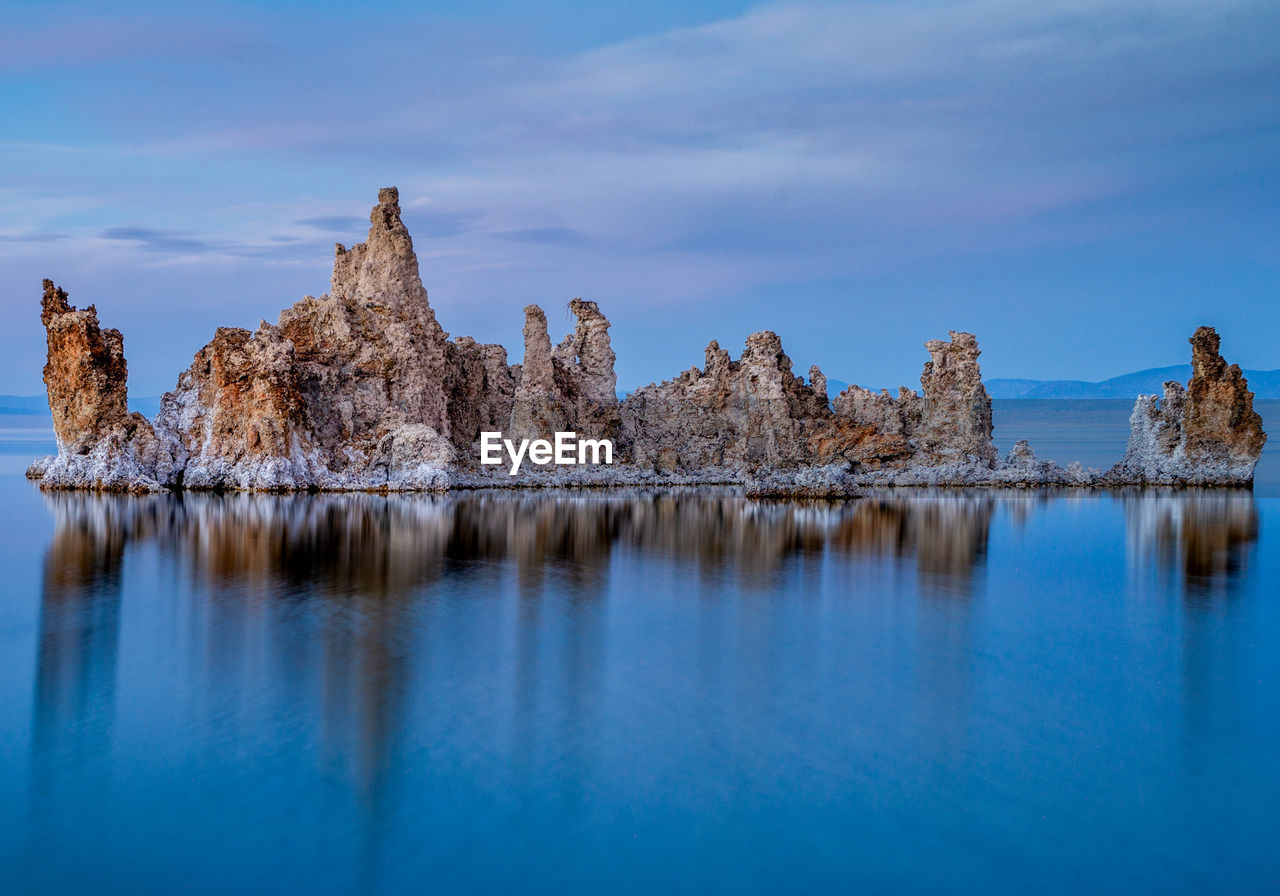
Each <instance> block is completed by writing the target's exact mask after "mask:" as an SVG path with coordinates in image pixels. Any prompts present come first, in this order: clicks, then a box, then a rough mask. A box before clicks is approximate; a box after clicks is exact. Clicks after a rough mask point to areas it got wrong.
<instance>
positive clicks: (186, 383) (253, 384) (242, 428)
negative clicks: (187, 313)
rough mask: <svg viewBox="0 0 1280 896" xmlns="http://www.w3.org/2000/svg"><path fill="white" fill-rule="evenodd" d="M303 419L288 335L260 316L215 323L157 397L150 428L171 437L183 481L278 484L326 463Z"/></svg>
mask: <svg viewBox="0 0 1280 896" xmlns="http://www.w3.org/2000/svg"><path fill="white" fill-rule="evenodd" d="M305 419H306V406H305V403H304V401H303V397H302V392H301V388H300V385H299V382H298V367H297V364H296V359H295V357H294V347H293V343H292V342H290V341H289V340H287V339H284V338H283V337H282V336H281V335H280V331H279V330H278V329H277V328H276V327H274V326H272V325H271V324H268V323H267V322H265V321H263V322H262V324H261V326H259V327H258V331H257V332H256V333H252V334H251V333H250V332H249V331H248V330H242V329H238V328H234V327H219V328H218V331H217V333H216V334H215V335H214V337H213V341H212V342H210V343H209V344H208V345H206V346H205V347H204V348H202V349H201V350H200V351H199V352H198V353H197V354H196V357H195V360H194V361H193V362H192V364H191V367H190V368H188V369H187V370H186V371H185V372H184V373H183V374H182V375H181V376H180V377H179V378H178V386H177V388H176V389H174V390H173V391H172V392H169V393H168V394H166V395H165V396H164V398H163V399H162V400H161V403H160V412H159V414H158V415H157V416H156V430H157V432H159V433H160V435H161V436H162V437H166V438H168V439H170V440H172V442H173V443H174V444H176V445H177V450H176V452H175V453H176V454H177V457H178V461H179V465H180V466H181V469H182V473H181V484H182V485H183V486H184V487H186V488H239V489H256V490H281V489H293V488H306V487H308V486H314V485H316V484H317V483H318V481H319V479H320V478H321V477H322V475H323V472H324V470H325V463H324V459H323V457H322V456H321V452H320V449H319V447H318V446H317V445H316V444H315V442H314V440H313V439H312V437H311V433H310V432H309V431H308V430H307V429H306V427H305V424H304V423H303V421H304V420H305Z"/></svg>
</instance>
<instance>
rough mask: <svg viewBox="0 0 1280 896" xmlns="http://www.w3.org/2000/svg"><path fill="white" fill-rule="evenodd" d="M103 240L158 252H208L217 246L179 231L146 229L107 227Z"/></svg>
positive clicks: (103, 232)
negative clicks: (138, 246) (128, 243)
mask: <svg viewBox="0 0 1280 896" xmlns="http://www.w3.org/2000/svg"><path fill="white" fill-rule="evenodd" d="M101 236H102V238H103V239H104V240H121V241H124V242H130V243H140V244H142V245H143V246H146V247H147V248H148V249H154V250H156V251H158V252H182V253H188V252H210V251H213V250H215V249H217V248H219V246H218V245H217V244H216V243H212V242H210V241H208V240H202V239H197V238H195V237H192V236H190V235H188V234H186V233H184V232H181V231H173V230H152V229H151V228H148V227H108V228H107V229H106V230H104V231H102V234H101Z"/></svg>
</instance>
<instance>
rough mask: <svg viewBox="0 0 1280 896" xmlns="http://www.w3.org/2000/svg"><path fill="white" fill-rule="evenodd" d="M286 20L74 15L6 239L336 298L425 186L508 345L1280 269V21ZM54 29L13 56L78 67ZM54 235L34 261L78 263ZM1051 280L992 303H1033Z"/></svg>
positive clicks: (1, 152) (1081, 7)
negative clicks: (463, 24)
mask: <svg viewBox="0 0 1280 896" xmlns="http://www.w3.org/2000/svg"><path fill="white" fill-rule="evenodd" d="M547 14H548V15H549V16H552V17H554V16H557V15H559V16H562V17H567V16H570V15H571V13H570V12H567V11H566V10H563V9H559V10H557V9H555V8H554V6H553V7H552V8H551V9H550V10H549V11H548V13H547ZM130 15H133V14H132V13H128V12H124V13H122V14H121V17H120V18H121V20H122V21H124V25H121V26H120V27H127V26H128V25H129V22H128V18H129V16H130ZM280 15H281V16H283V17H284V18H287V19H288V21H287V23H285V24H287V26H288V27H280V25H281V24H282V21H281V19H279V18H277V19H274V20H268V19H262V18H258V17H255V16H247V15H246V16H233V17H227V18H226V19H225V21H223V22H222V23H221V24H220V25H219V29H221V30H211V31H210V32H209V38H208V41H207V42H205V43H202V42H201V38H200V35H199V34H197V33H195V32H197V31H198V30H199V29H198V28H192V27H191V23H190V22H187V23H186V24H183V23H182V22H181V21H170V20H169V19H165V20H164V21H163V22H161V23H160V25H157V26H155V27H156V28H161V30H164V31H166V33H167V32H172V33H173V34H175V35H177V36H178V42H177V44H176V46H178V47H179V48H180V49H179V51H177V52H173V53H170V52H168V51H163V52H161V51H158V50H157V51H155V52H146V53H140V54H139V55H138V56H137V58H136V59H134V58H132V57H131V56H130V52H131V51H130V52H119V53H117V52H115V51H114V50H111V49H110V48H108V49H105V50H102V51H101V52H92V51H89V48H87V47H83V44H84V42H85V41H87V40H88V38H87V37H86V36H85V35H86V34H88V33H91V32H92V31H93V27H92V23H90V24H88V25H86V24H85V23H84V22H81V23H79V24H76V25H75V26H74V28H72V26H71V25H68V26H67V27H68V28H71V31H70V32H68V39H69V41H70V42H69V43H67V44H65V46H70V47H73V48H76V49H77V51H78V50H79V49H85V50H86V52H84V53H82V54H76V55H75V58H74V59H70V60H68V61H67V64H66V67H65V69H62V68H59V69H58V74H57V77H54V76H53V75H52V74H50V73H51V72H53V71H54V69H53V66H52V65H50V66H48V67H45V66H44V64H43V63H42V64H41V65H38V66H35V67H33V68H32V70H31V75H30V77H29V78H27V79H24V80H23V82H22V84H19V83H18V82H14V84H12V85H10V86H9V87H8V88H4V87H0V98H7V97H10V96H12V97H14V98H15V101H14V102H13V103H10V104H8V107H10V108H13V109H14V114H13V115H12V116H11V118H12V123H11V124H10V125H9V126H10V128H11V129H12V133H6V140H5V141H2V142H0V167H3V168H4V169H5V170H6V171H7V172H9V175H10V176H9V178H8V182H7V183H0V221H7V222H21V224H22V228H23V229H24V230H23V232H30V233H50V234H66V235H67V239H65V240H63V241H62V242H61V244H60V247H61V248H60V250H59V251H62V250H65V252H66V253H67V256H65V257H70V255H71V254H72V253H73V252H78V253H80V254H81V255H82V256H83V257H84V258H85V259H86V260H87V261H86V263H88V261H94V260H96V261H98V263H99V264H103V263H106V261H104V260H107V261H109V263H110V264H113V265H125V264H139V265H150V266H156V267H158V266H162V265H169V266H176V265H179V264H191V265H193V266H194V265H195V264H196V263H209V264H214V263H216V264H218V265H220V266H221V269H225V271H227V272H229V273H228V275H230V273H236V274H237V276H238V278H239V279H240V280H243V281H246V282H249V281H253V280H254V279H255V278H257V277H258V276H259V275H260V274H261V272H262V271H263V270H264V269H265V268H266V267H267V266H269V265H286V264H297V265H298V266H299V269H300V270H302V269H304V268H305V270H308V271H311V270H312V269H311V267H307V266H314V271H313V272H312V275H308V276H310V277H311V279H309V280H307V279H305V278H303V277H302V276H301V275H300V276H299V280H298V289H299V291H301V290H304V289H310V290H314V289H316V288H323V280H324V276H325V274H326V268H327V264H326V263H325V262H324V261H323V260H322V259H324V258H325V257H326V256H328V254H329V253H330V251H331V246H332V241H333V240H335V239H336V240H340V241H342V242H344V243H347V242H352V241H356V240H360V239H363V238H364V234H365V232H366V230H367V227H368V224H367V217H366V214H367V211H368V208H369V206H370V205H371V204H372V202H373V200H374V197H375V196H376V190H377V188H378V187H380V186H385V185H388V184H392V183H394V184H397V185H398V186H399V187H400V194H401V201H402V203H403V205H404V215H405V221H406V224H407V225H408V226H409V229H410V231H411V233H412V234H413V236H414V238H415V245H416V247H417V250H418V252H419V256H420V258H422V259H423V276H424V280H425V281H426V282H427V284H428V287H429V288H430V289H431V290H432V301H433V303H437V307H439V308H443V309H444V310H442V312H441V319H442V320H447V319H449V315H455V318H454V319H455V320H456V319H457V318H456V316H462V317H463V321H462V324H461V325H463V326H466V327H468V328H474V329H475V330H476V335H478V336H480V335H484V334H483V333H482V332H481V331H480V328H481V327H482V326H488V325H494V324H491V321H492V320H493V319H494V318H495V317H496V315H495V314H494V313H493V312H492V311H491V310H490V309H491V308H493V307H498V305H500V303H504V302H505V303H508V304H510V305H511V307H512V308H514V309H515V311H514V313H515V318H514V319H515V320H516V321H517V324H516V326H517V327H518V317H519V313H518V312H519V306H520V305H521V304H523V303H524V302H526V301H552V300H558V297H559V296H561V295H562V294H563V293H571V294H572V293H579V292H581V293H583V294H591V295H595V296H597V297H600V298H608V297H609V296H612V295H619V296H620V297H621V301H622V302H623V303H627V304H628V309H630V308H632V307H639V308H640V309H641V310H639V311H636V312H635V314H636V315H637V318H639V317H640V316H643V315H648V314H649V313H650V311H651V310H652V308H653V306H655V305H661V304H667V305H674V304H676V303H679V304H680V305H681V306H682V307H686V308H692V307H694V306H708V307H711V306H717V303H719V305H718V306H717V307H721V308H722V316H723V318H724V319H726V320H730V319H732V320H736V317H735V315H737V314H738V313H739V311H740V309H741V308H742V303H741V302H740V301H739V299H740V297H741V296H742V295H745V294H748V293H750V294H751V295H756V296H772V295H773V294H774V291H775V289H776V288H786V289H789V290H792V291H793V294H797V295H798V294H799V291H800V290H801V289H802V286H801V285H804V284H814V283H825V284H831V283H849V282H867V281H869V280H871V279H874V278H877V277H887V276H891V275H895V274H900V275H902V276H904V277H905V276H910V275H912V274H913V272H916V271H939V270H942V269H943V267H945V266H946V265H953V266H954V267H955V269H957V270H961V271H962V274H961V276H965V271H966V270H967V272H968V274H969V275H972V272H973V271H974V270H978V269H981V270H983V271H987V270H998V269H999V268H1000V267H1001V266H1002V265H1004V264H1006V263H1007V262H1008V260H1009V259H1021V258H1027V257H1030V254H1031V253H1033V252H1036V251H1042V250H1043V251H1046V252H1051V253H1054V257H1058V258H1068V257H1070V256H1071V253H1073V252H1077V251H1081V250H1082V247H1084V248H1088V247H1095V248H1098V249H1099V251H1102V252H1104V253H1110V254H1111V255H1113V256H1116V257H1118V256H1120V255H1121V254H1122V253H1121V251H1120V250H1119V249H1115V248H1112V247H1117V246H1122V245H1128V246H1133V245H1138V246H1140V247H1143V248H1145V249H1147V250H1149V257H1150V259H1154V260H1149V261H1147V262H1144V263H1147V264H1150V265H1151V267H1150V268H1149V269H1148V273H1149V274H1151V276H1153V277H1155V276H1160V275H1161V271H1162V270H1164V269H1167V268H1168V265H1169V260H1170V259H1178V258H1179V257H1180V252H1181V249H1182V247H1186V246H1191V247H1194V248H1195V249H1196V250H1197V251H1201V250H1203V251H1205V252H1208V251H1216V252H1220V253H1221V254H1222V255H1223V256H1224V257H1225V256H1228V255H1231V254H1232V253H1235V254H1236V255H1240V256H1244V257H1249V258H1251V259H1252V260H1253V261H1254V262H1255V263H1256V264H1258V265H1261V266H1262V267H1263V268H1266V266H1267V265H1271V266H1272V268H1274V261H1275V260H1276V256H1275V251H1276V250H1275V246H1276V245H1280V224H1278V222H1277V215H1276V211H1275V209H1276V208H1277V205H1276V202H1275V199H1276V197H1277V196H1278V195H1280V180H1278V178H1277V175H1276V173H1275V172H1276V171H1278V170H1280V57H1277V55H1276V53H1275V51H1274V40H1275V35H1277V34H1280V6H1277V5H1276V4H1274V3H1269V2H1251V0H1213V2H1210V0H1167V2H1163V3H1159V4H1153V3H1150V2H1147V0H1044V2H1038V3H1025V2H1015V0H952V2H947V0H931V2H927V3H905V2H904V3H884V2H849V3H811V2H798V3H794V2H785V3H772V4H767V5H762V6H757V7H754V8H751V9H748V10H747V11H746V12H744V13H742V14H741V15H735V16H732V17H727V18H724V19H721V20H719V21H711V22H705V23H704V24H700V25H694V26H688V27H676V28H669V29H666V30H662V29H651V30H650V33H648V34H647V35H646V36H642V37H636V38H634V39H629V40H622V41H611V42H608V43H604V44H601V45H597V46H594V47H590V48H587V49H582V50H578V51H573V52H566V51H564V50H563V49H562V48H561V47H560V46H556V47H552V48H548V47H546V46H541V45H539V44H538V42H537V41H531V40H527V39H525V38H524V37H523V36H522V35H515V36H513V35H512V34H511V33H510V32H509V31H504V30H503V29H502V28H501V27H500V26H499V25H498V24H495V23H492V22H488V23H486V24H484V25H483V26H475V27H476V29H477V30H476V33H475V34H472V35H471V38H472V39H470V40H465V41H463V40H459V39H458V31H457V30H456V29H455V27H454V26H452V25H450V24H449V23H446V22H441V21H427V20H422V19H418V18H415V17H413V16H411V15H406V14H405V13H404V11H403V10H397V9H393V8H389V7H388V8H379V9H360V10H358V11H355V10H354V8H353V9H352V10H348V11H347V12H344V13H337V12H333V11H317V12H316V13H315V14H314V15H308V16H305V17H303V16H287V15H284V14H280ZM179 18H180V17H179ZM42 27H43V26H42ZM149 27H150V26H149ZM486 28H487V29H489V30H488V31H484V29H486ZM51 29H53V26H52V25H50V26H49V27H48V28H44V30H42V31H41V32H40V35H43V36H42V37H41V40H40V41H35V42H33V43H32V46H33V47H36V50H31V51H30V52H28V51H25V50H23V49H22V47H21V46H17V44H25V43H26V42H25V41H24V40H23V39H21V38H12V37H11V38H10V42H11V43H14V44H15V46H13V47H11V49H14V50H15V52H17V51H22V52H28V57H29V56H30V54H31V53H37V55H39V56H40V58H41V59H55V58H58V56H57V54H56V53H52V52H51V51H50V50H49V49H48V47H50V46H52V45H54V44H56V41H53V37H56V36H57V35H58V32H57V31H56V30H51ZM103 33H104V34H107V35H111V34H114V33H115V32H112V31H109V30H108V31H104V32H103ZM157 33H158V32H157ZM51 35H52V36H53V37H51ZM38 36H39V35H38ZM335 37H336V38H338V39H340V40H341V46H342V47H343V52H342V53H338V54H329V55H327V56H326V57H325V59H324V65H323V74H324V76H323V77H317V76H316V71H317V69H316V57H315V47H317V46H324V45H331V44H332V43H333V40H334V39H335ZM41 41H43V43H42V42H41ZM51 41H52V43H51ZM108 42H109V41H108ZM125 49H126V50H128V46H127V45H125ZM28 57H23V56H21V53H19V55H18V56H15V57H14V58H20V59H21V58H28ZM28 81H29V82H30V83H31V84H32V85H34V86H32V87H31V88H30V96H28V95H27V93H25V92H24V91H26V90H27V89H28V88H26V87H24V86H23V84H26V83H28ZM6 89H7V90H9V91H12V93H6V92H5V90H6ZM24 102H26V103H29V104H30V106H31V111H32V114H30V115H24V114H22V109H23V108H24V107H23V105H22V104H23V103H24ZM46 110H48V111H46ZM37 112H39V114H36V113H37ZM49 116H52V118H53V119H55V120H56V121H57V122H59V123H60V126H59V127H58V128H47V127H44V126H42V125H40V124H39V123H40V122H44V121H46V120H47V119H48V117H49ZM28 122H30V124H28ZM24 128H26V130H24ZM46 132H47V133H46ZM46 143H54V144H56V145H57V146H59V147H65V148H69V149H75V150H83V151H76V152H49V151H45V150H44V149H42V148H41V147H42V146H43V145H44V144H46ZM139 221H145V222H147V226H145V227H143V226H139V225H137V224H134V223H131V222H139ZM10 232H11V233H13V232H16V231H10ZM20 239H22V238H19V237H13V236H7V237H0V243H3V246H4V248H3V249H2V250H0V253H2V254H3V255H4V257H5V258H6V259H7V258H12V257H17V256H22V257H30V256H31V255H32V253H34V252H37V251H40V252H43V253H44V254H45V256H47V257H52V256H53V255H54V247H52V246H51V247H48V248H47V249H45V248H43V247H40V246H39V245H38V244H37V243H34V242H21V241H19V240H20ZM126 249H128V250H131V251H124V250H126ZM108 250H109V251H108ZM193 260H194V261H193ZM966 265H967V266H968V267H967V268H965V267H964V266H966ZM1161 265H1164V268H1161ZM1022 271H1023V273H1022V275H1021V276H1023V277H1024V278H1027V279H1029V280H1034V277H1030V276H1029V275H1028V274H1027V273H1026V271H1027V269H1026V268H1023V269H1022ZM938 276H941V275H938ZM1009 276H1013V275H1012V274H1010V275H1009ZM1076 276H1078V275H1076ZM1134 278H1135V280H1136V279H1137V278H1138V275H1137V274H1134ZM978 279H979V278H977V277H976V276H975V277H974V279H973V280H971V281H957V283H956V285H955V289H954V290H953V291H954V293H955V294H956V295H957V296H966V297H968V299H972V298H973V294H972V293H966V292H965V290H966V288H968V289H971V290H974V291H977V289H978V288H977V287H976V286H969V287H966V286H965V283H966V282H969V283H971V284H972V283H976V282H977V281H978ZM317 280H318V281H319V284H318V285H317V284H316V281H317ZM272 282H273V283H279V282H282V281H280V280H273V281H272ZM797 284H800V285H797ZM1042 287H1043V284H1042V283H1035V282H1026V283H1023V282H1020V283H1019V284H1017V288H1016V289H1013V288H1011V289H1010V290H1008V295H1011V296H1019V298H1017V299H1016V300H1015V299H1012V298H1008V297H1006V298H1005V299H1003V300H1002V301H1003V304H1002V305H997V304H996V303H994V302H993V303H991V307H990V308H989V309H986V310H984V313H989V314H991V315H992V316H993V317H995V316H999V315H1001V314H1004V315H1006V316H1008V315H1017V314H1025V313H1030V312H1027V311H1026V308H1027V307H1036V308H1039V306H1036V305H1035V302H1036V299H1035V298H1034V296H1032V297H1025V296H1023V294H1024V293H1026V292H1031V293H1035V292H1036V291H1037V290H1039V289H1041V288H1042ZM803 288H805V289H807V288H809V287H808V286H803ZM934 291H935V292H936V293H942V292H947V290H944V289H942V288H940V287H938V288H936V289H935V290H934ZM1104 294H1108V293H1107V292H1106V290H1105V289H1102V290H1093V291H1091V293H1090V295H1091V296H1093V295H1097V296H1101V295H1104ZM245 295H246V296H247V293H246V294H245ZM832 295H836V293H834V292H833V293H832ZM839 295H840V296H841V297H840V298H831V299H829V300H828V301H829V304H830V306H831V309H832V310H831V326H830V327H828V328H827V329H829V330H835V329H838V328H839V327H840V326H866V325H868V321H869V318H868V317H867V315H868V314H870V313H871V311H870V309H869V308H868V305H869V304H870V303H871V300H870V299H861V298H860V299H857V300H855V299H853V298H848V297H845V296H844V294H839ZM858 295H862V294H861V293H859V294H858ZM904 295H905V293H904ZM260 299H261V297H258V298H255V301H259V300H260ZM1090 300H1092V299H1090ZM245 301H248V299H247V298H246V299H245ZM763 301H764V300H761V302H763ZM925 301H926V300H925V299H919V300H917V299H916V298H911V297H906V298H904V297H903V296H896V297H895V300H894V302H893V308H894V312H895V313H903V314H906V313H909V312H911V311H912V310H913V309H919V308H921V307H922V305H921V303H922V302H925ZM956 301H957V302H959V301H960V299H957V300H956ZM1099 301H1100V300H1099ZM982 302H986V298H985V293H983V298H982ZM1025 303H1029V304H1025ZM1116 303H1117V304H1118V301H1117V302H1116ZM969 304H970V305H972V306H974V307H976V306H977V305H978V304H981V303H980V302H978V301H976V300H975V301H971V302H969ZM255 307H256V306H255ZM268 307H270V306H268ZM503 307H505V306H503ZM473 309H483V310H482V311H481V310H473ZM1040 310H1041V311H1043V310H1044V309H1040ZM623 313H631V312H630V310H628V311H626V312H623ZM965 313H966V314H968V311H967V310H966V312H965ZM1136 313H1137V312H1135V314H1136ZM1160 313H1162V314H1163V313H1164V309H1163V308H1161V309H1160ZM842 314H843V315H845V316H844V317H841V315H842ZM467 315H471V317H467ZM759 323H760V324H761V325H766V326H767V325H773V324H774V323H775V321H773V320H761V321H759ZM824 323H826V322H825V321H824ZM1095 329H1096V328H1095ZM1061 335H1062V339H1063V341H1062V344H1063V346H1064V348H1063V351H1064V352H1066V351H1077V353H1078V349H1079V348H1080V346H1081V345H1082V344H1083V345H1085V346H1087V347H1089V348H1090V350H1093V348H1092V346H1093V343H1092V342H1091V341H1090V340H1092V339H1093V338H1094V335H1095V334H1094V332H1093V330H1091V329H1089V328H1088V327H1087V326H1086V325H1085V324H1083V323H1082V324H1080V325H1079V333H1078V339H1077V342H1076V344H1075V346H1074V348H1072V347H1071V345H1070V339H1069V338H1068V334H1067V332H1065V330H1064V332H1063V333H1062V334H1061ZM517 337H518V331H517ZM797 357H798V355H797ZM912 363H913V364H914V361H913V362H912ZM1259 363H1261V364H1264V365H1265V363H1266V362H1259ZM662 372H663V370H662V369H659V370H656V371H654V373H655V374H660V373H662ZM1063 372H1064V373H1068V374H1070V375H1076V374H1077V373H1078V371H1063ZM1105 372H1106V371H1099V374H1102V373H1105Z"/></svg>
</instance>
